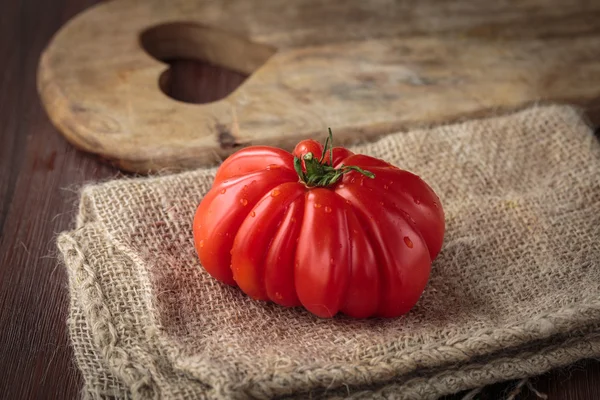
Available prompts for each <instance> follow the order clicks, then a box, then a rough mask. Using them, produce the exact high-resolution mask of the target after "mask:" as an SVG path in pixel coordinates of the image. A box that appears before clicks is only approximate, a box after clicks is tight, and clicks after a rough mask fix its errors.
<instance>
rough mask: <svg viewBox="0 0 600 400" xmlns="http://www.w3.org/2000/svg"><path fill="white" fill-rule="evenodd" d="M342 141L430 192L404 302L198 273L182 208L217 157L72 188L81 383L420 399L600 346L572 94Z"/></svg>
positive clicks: (586, 189)
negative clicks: (253, 292)
mask: <svg viewBox="0 0 600 400" xmlns="http://www.w3.org/2000/svg"><path fill="white" fill-rule="evenodd" d="M355 150H356V151H360V152H365V153H367V154H370V155H374V156H377V157H381V158H383V159H386V160H388V161H390V162H392V163H394V164H396V165H398V166H400V167H402V168H404V169H408V170H410V171H413V172H415V173H417V174H419V175H420V176H422V177H423V178H424V179H425V180H426V181H427V182H429V183H430V184H431V186H432V187H433V188H434V189H435V190H436V191H437V193H438V194H439V196H440V198H441V199H442V201H443V205H444V208H445V211H446V218H447V222H446V223H447V234H446V239H445V244H444V247H443V250H442V252H441V254H440V256H439V257H438V259H437V260H436V261H435V263H434V266H433V269H432V275H431V280H430V283H429V285H428V286H427V289H426V290H425V293H424V294H423V297H422V298H421V300H420V301H419V303H418V304H417V306H416V307H415V308H414V309H413V310H412V311H411V312H410V313H409V314H408V315H406V316H405V317H402V318H397V319H391V320H376V319H370V320H351V319H349V318H345V317H336V318H334V319H319V318H317V317H315V316H312V315H310V314H309V313H307V312H305V311H303V310H301V309H286V308H283V307H280V306H277V305H273V304H265V303H261V302H256V301H253V300H250V299H249V298H248V297H246V296H245V295H243V294H242V293H241V292H240V291H239V290H237V289H235V288H231V287H227V286H224V285H222V284H220V283H218V282H216V281H215V280H213V279H212V278H211V277H209V276H208V274H207V273H206V272H204V271H203V269H202V268H201V267H200V265H199V262H198V260H197V257H196V252H195V250H194V246H193V243H192V233H191V223H192V216H193V213H194V211H195V208H196V206H197V204H198V202H199V201H200V199H201V198H202V195H203V194H204V193H205V192H206V191H207V190H208V189H209V187H210V185H211V182H212V177H213V176H214V173H215V170H214V169H209V170H198V171H194V172H188V173H183V174H179V175H172V176H163V177H155V178H147V179H121V180H116V181H113V182H108V183H103V184H100V185H94V186H87V187H85V188H84V189H83V193H82V196H81V202H80V210H79V215H78V219H77V227H76V229H75V230H73V231H71V232H68V233H63V234H62V235H61V236H60V237H59V239H58V246H59V248H60V251H61V252H62V255H63V256H64V261H65V264H66V267H67V269H68V271H69V288H70V292H71V311H70V318H69V322H68V323H69V329H70V334H71V339H72V342H73V347H74V351H75V356H76V360H77V364H78V366H79V368H80V369H81V371H82V374H83V378H84V380H85V387H84V391H83V392H84V397H88V398H94V399H96V398H106V397H110V396H114V397H117V398H127V397H132V398H143V399H146V398H164V399H197V398H207V399H213V398H226V399H227V398H232V399H234V398H253V397H257V398H270V397H282V398H308V397H310V396H312V398H339V397H351V398H394V399H433V398H436V397H439V396H441V395H444V394H447V393H453V392H458V391H460V390H463V389H468V388H473V387H478V386H482V385H486V384H490V383H493V382H497V381H500V380H507V379H514V378H519V377H525V376H530V375H535V374H539V373H542V372H544V371H547V370H549V369H551V368H553V367H557V366H562V365H566V364H569V363H572V362H574V361H576V360H578V359H581V358H584V357H592V356H598V355H600V329H599V328H600V241H599V238H600V145H599V144H598V142H597V139H596V138H595V137H594V135H593V133H592V132H591V129H590V128H589V127H588V126H587V125H586V123H585V122H584V120H583V119H582V118H581V115H580V113H579V112H578V111H577V110H574V109H571V108H568V107H562V106H545V107H535V108H531V109H528V110H525V111H521V112H518V113H515V114H513V115H510V116H502V117H496V118H491V119H485V120H475V121H470V122H466V123H461V124H456V125H451V126H443V127H439V128H435V129H428V130H419V131H413V132H409V133H398V134H394V135H390V136H387V137H385V138H384V139H382V140H380V141H378V142H376V143H373V144H368V145H364V146H360V147H356V148H355Z"/></svg>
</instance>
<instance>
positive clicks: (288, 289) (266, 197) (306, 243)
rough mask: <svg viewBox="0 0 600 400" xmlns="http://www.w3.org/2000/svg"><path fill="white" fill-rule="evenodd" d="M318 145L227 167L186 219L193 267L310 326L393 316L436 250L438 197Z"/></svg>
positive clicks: (248, 155)
mask: <svg viewBox="0 0 600 400" xmlns="http://www.w3.org/2000/svg"><path fill="white" fill-rule="evenodd" d="M330 140H331V133H330V136H329V139H328V141H327V142H326V143H325V146H323V145H321V144H320V143H318V142H316V141H314V140H304V141H302V142H300V143H299V144H298V145H297V146H296V148H295V149H294V151H293V152H292V153H289V152H286V151H284V150H282V149H278V148H274V147H268V146H252V147H247V148H244V149H242V150H240V151H238V152H237V153H235V154H233V155H231V156H230V157H229V158H227V159H226V160H225V161H224V162H223V164H222V165H221V166H220V167H219V169H218V171H217V175H216V177H215V180H214V183H213V186H212V188H211V189H210V191H209V192H208V193H207V194H206V196H205V197H204V198H203V199H202V201H201V202H200V205H199V206H198V209H197V211H196V214H195V216H194V223H193V231H194V232H193V233H194V244H195V247H196V250H197V252H198V255H199V258H200V263H201V264H202V266H203V267H204V268H205V269H206V271H208V273H209V274H211V275H212V276H213V277H214V278H216V279H218V280H219V281H222V282H224V283H226V284H229V285H234V286H239V288H240V289H241V290H242V291H244V292H245V293H246V294H248V295H249V296H251V297H252V298H254V299H257V300H265V301H273V302H275V303H277V304H280V305H282V306H286V307H294V306H303V307H305V308H306V309H307V310H308V311H310V312H312V313H314V314H316V315H317V316H320V317H332V316H334V315H335V314H337V313H338V312H342V313H344V314H346V315H349V316H351V317H356V318H365V317H370V316H378V317H397V316H399V315H402V314H405V313H407V312H408V311H409V310H410V309H411V308H412V307H413V306H414V305H415V304H416V302H417V301H418V299H419V297H420V296H421V294H422V293H423V290H424V289H425V286H426V284H427V281H428V279H429V274H430V269H431V263H432V260H433V259H435V257H436V256H437V254H438V253H439V252H440V250H441V248H442V243H443V239H444V229H445V223H444V211H443V209H442V205H441V202H440V199H439V198H438V196H437V195H436V194H435V193H434V192H433V190H432V189H431V188H430V187H429V186H428V185H427V184H426V183H425V182H424V181H423V180H422V179H421V178H419V177H418V176H417V175H414V174H412V173H410V172H408V171H404V170H401V169H398V168H397V167H395V166H393V165H391V164H389V163H387V162H385V161H383V160H379V159H376V158H373V157H369V156H366V155H359V154H353V153H352V152H351V151H349V150H348V149H346V148H342V147H333V146H332V144H331V141H330Z"/></svg>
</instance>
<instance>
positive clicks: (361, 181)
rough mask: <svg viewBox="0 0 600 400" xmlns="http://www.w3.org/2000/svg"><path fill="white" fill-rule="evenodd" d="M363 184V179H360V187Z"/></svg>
mask: <svg viewBox="0 0 600 400" xmlns="http://www.w3.org/2000/svg"><path fill="white" fill-rule="evenodd" d="M364 184H365V178H361V179H360V186H363V185H364Z"/></svg>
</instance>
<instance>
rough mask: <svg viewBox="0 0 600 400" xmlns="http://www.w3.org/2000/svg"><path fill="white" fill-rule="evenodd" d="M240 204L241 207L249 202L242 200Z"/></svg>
mask: <svg viewBox="0 0 600 400" xmlns="http://www.w3.org/2000/svg"><path fill="white" fill-rule="evenodd" d="M240 203H241V205H243V206H245V205H246V204H248V200H246V199H240Z"/></svg>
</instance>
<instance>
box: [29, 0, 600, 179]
mask: <svg viewBox="0 0 600 400" xmlns="http://www.w3.org/2000/svg"><path fill="white" fill-rule="evenodd" d="M599 21H600V2H589V1H572V2H567V1H562V0H550V1H541V0H520V1H511V0H500V1H493V2H492V1H487V2H481V1H477V0H458V1H445V0H425V1H423V0H421V1H418V2H416V1H408V0H406V1H391V0H368V1H366V0H354V1H336V0H331V1H321V0H286V1H280V0H263V1H260V0H227V1H226V0H206V1H189V0H182V1H172V0H169V1H166V0H163V1H160V0H143V1H133V0H122V1H117V0H115V1H111V2H106V3H102V4H100V5H98V6H95V7H92V8H90V9H89V10H87V11H86V12H84V13H82V14H80V15H78V16H76V17H75V18H74V19H72V20H71V21H70V22H69V23H68V24H66V25H65V26H64V27H63V28H62V29H61V30H60V31H59V32H58V33H57V34H56V36H55V37H54V38H53V40H52V41H51V43H50V44H49V45H48V47H47V49H46V50H45V51H44V53H43V55H42V57H41V60H40V66H39V71H38V90H39V93H40V96H41V99H42V101H43V104H44V106H45V107H46V110H47V112H48V114H49V116H50V118H51V120H52V121H53V123H54V124H55V125H56V127H57V128H58V129H59V130H60V131H61V132H62V133H63V134H64V135H65V137H66V138H67V139H68V140H69V141H70V142H72V143H73V144H74V145H75V146H77V147H78V148H80V149H83V150H86V151H89V152H92V153H96V154H98V155H100V156H101V157H103V158H105V159H108V160H110V161H112V162H114V163H115V164H117V165H118V166H119V167H121V168H123V169H126V170H130V171H136V172H141V173H146V172H149V171H156V170H160V169H165V168H167V169H171V170H179V169H187V168H193V167H197V166H203V165H214V164H216V163H217V162H218V160H220V159H222V158H224V157H226V156H227V155H228V154H230V153H231V152H233V151H235V150H237V149H238V148H239V147H241V146H246V145H250V144H269V145H276V146H282V147H285V148H292V147H293V145H294V144H295V143H296V142H297V141H298V140H300V139H302V138H307V137H317V138H324V137H325V135H326V129H327V127H331V128H332V129H333V131H334V133H335V136H336V140H337V143H338V144H339V143H350V142H353V141H357V140H370V139H373V138H374V137H376V136H379V135H381V134H385V133H389V132H392V131H398V130H403V129H407V128H410V127H414V126H420V125H426V124H427V125H429V124H432V123H442V122H448V121H452V120H456V119H459V118H464V117H467V116H468V117H472V116H482V115H485V114H488V113H492V112H498V111H503V110H509V109H514V108H518V107H521V106H523V105H525V104H529V103H532V102H539V101H571V102H576V103H578V104H583V105H589V104H590V102H594V101H596V99H598V98H599V97H600V22H599ZM173 58H187V59H201V60H205V61H208V62H210V63H214V64H216V65H219V66H223V67H226V68H229V69H233V70H235V71H239V72H243V73H247V74H251V76H250V77H249V78H248V79H247V80H246V81H245V82H244V83H243V84H242V85H241V86H240V87H239V88H238V89H236V90H235V91H234V92H233V93H231V94H230V95H229V96H228V97H226V98H224V99H222V100H219V101H215V102H213V103H209V104H189V103H184V102H179V101H176V100H173V99H172V98H170V97H168V96H167V95H165V94H164V93H163V92H162V91H161V89H160V87H161V82H160V81H161V80H163V82H162V84H164V80H165V79H168V73H165V71H167V70H168V67H169V66H168V64H166V63H165V62H163V61H161V60H169V59H173Z"/></svg>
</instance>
